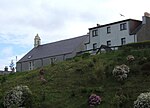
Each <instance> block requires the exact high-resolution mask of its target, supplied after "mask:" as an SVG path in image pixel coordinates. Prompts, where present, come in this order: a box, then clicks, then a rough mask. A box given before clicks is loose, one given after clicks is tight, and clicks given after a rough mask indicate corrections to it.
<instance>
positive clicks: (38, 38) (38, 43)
mask: <svg viewBox="0 0 150 108" xmlns="http://www.w3.org/2000/svg"><path fill="white" fill-rule="evenodd" d="M39 45H41V39H40V37H39V35H38V34H37V35H36V36H35V38H34V47H38V46H39Z"/></svg>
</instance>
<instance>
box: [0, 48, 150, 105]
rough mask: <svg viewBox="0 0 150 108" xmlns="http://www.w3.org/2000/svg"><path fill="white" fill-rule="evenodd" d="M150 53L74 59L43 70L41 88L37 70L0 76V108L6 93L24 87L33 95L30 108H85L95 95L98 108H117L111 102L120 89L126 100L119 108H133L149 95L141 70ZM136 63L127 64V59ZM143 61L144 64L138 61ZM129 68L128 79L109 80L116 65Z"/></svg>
mask: <svg viewBox="0 0 150 108" xmlns="http://www.w3.org/2000/svg"><path fill="white" fill-rule="evenodd" d="M149 53H150V49H145V50H130V51H125V50H119V51H115V52H109V53H102V54H99V55H95V56H87V55H86V56H79V57H75V58H73V59H70V60H67V61H64V62H60V63H57V64H54V65H53V66H51V65H50V66H46V67H45V68H44V69H45V75H44V76H45V79H46V80H47V83H45V84H43V83H42V82H41V81H40V80H39V70H38V69H37V70H33V71H27V72H18V73H14V74H9V75H5V76H2V75H1V76H0V107H2V102H3V97H4V95H5V93H6V92H7V91H9V90H10V89H11V88H13V87H15V86H17V85H27V86H28V87H29V88H30V90H31V91H32V93H33V102H32V104H33V105H32V106H33V108H88V97H89V95H90V94H91V93H96V94H97V95H100V96H101V98H102V102H101V104H100V105H99V106H97V108H117V105H116V103H115V102H114V101H113V98H114V97H115V94H116V93H117V92H118V91H119V90H120V89H121V92H122V93H123V94H124V95H125V96H126V100H125V102H123V106H122V108H133V102H134V101H135V100H136V98H137V96H138V95H139V94H140V93H142V92H147V91H150V86H149V85H150V75H149V76H148V75H145V74H143V72H142V70H141V67H142V66H143V64H144V63H148V62H150V59H149V58H150V56H149ZM131 54H132V55H133V56H134V57H135V61H133V63H128V62H127V61H126V56H127V55H131ZM143 57H146V58H147V60H145V61H141V59H142V58H143ZM120 64H127V65H128V66H129V67H130V73H129V75H128V78H127V79H126V80H125V81H124V82H123V83H119V82H117V81H116V80H115V79H114V77H113V76H112V70H113V68H114V67H115V66H116V65H120Z"/></svg>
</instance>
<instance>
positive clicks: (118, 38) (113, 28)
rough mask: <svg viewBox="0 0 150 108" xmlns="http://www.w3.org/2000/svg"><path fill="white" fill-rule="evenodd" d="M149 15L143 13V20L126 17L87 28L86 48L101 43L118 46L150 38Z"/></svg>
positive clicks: (95, 46)
mask: <svg viewBox="0 0 150 108" xmlns="http://www.w3.org/2000/svg"><path fill="white" fill-rule="evenodd" d="M149 16H150V15H149V14H148V13H146V14H144V16H143V21H139V20H134V19H126V20H122V21H118V22H113V23H110V24H105V25H99V24H97V26H96V27H92V28H89V42H88V43H86V47H87V50H90V49H96V48H99V47H100V46H101V45H107V46H109V47H110V46H120V45H124V44H127V43H133V42H138V41H145V40H150V32H149V31H150V30H148V29H150V28H149V27H150V26H148V25H150V17H149Z"/></svg>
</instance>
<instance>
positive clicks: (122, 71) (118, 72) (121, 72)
mask: <svg viewBox="0 0 150 108" xmlns="http://www.w3.org/2000/svg"><path fill="white" fill-rule="evenodd" d="M129 71H130V69H129V67H128V66H127V65H125V64H122V65H119V66H116V67H115V68H114V69H113V72H112V74H113V76H115V77H116V78H117V80H119V81H120V80H124V79H126V78H127V74H128V73H129Z"/></svg>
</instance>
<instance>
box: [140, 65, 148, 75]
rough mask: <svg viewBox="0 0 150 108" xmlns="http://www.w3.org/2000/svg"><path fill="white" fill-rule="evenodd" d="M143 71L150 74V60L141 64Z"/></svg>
mask: <svg viewBox="0 0 150 108" xmlns="http://www.w3.org/2000/svg"><path fill="white" fill-rule="evenodd" d="M141 71H142V73H143V74H144V75H150V62H147V63H144V64H143V65H142V66H141Z"/></svg>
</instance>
